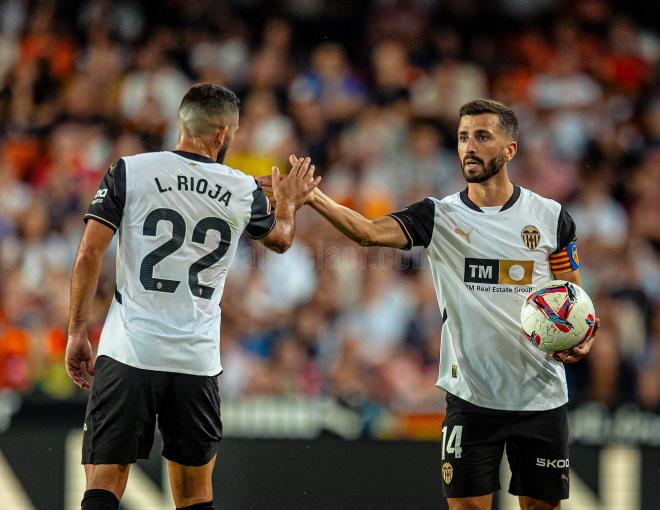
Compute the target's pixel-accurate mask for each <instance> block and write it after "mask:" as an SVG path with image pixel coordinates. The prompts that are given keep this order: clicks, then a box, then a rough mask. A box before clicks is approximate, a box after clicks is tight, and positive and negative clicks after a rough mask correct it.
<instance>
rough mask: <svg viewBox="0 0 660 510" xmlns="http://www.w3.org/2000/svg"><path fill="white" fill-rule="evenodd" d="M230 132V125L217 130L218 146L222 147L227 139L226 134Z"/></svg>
mask: <svg viewBox="0 0 660 510" xmlns="http://www.w3.org/2000/svg"><path fill="white" fill-rule="evenodd" d="M228 132H229V127H228V126H225V127H223V128H220V129H218V130H217V131H216V133H215V143H216V144H217V145H218V147H222V144H223V143H224V141H225V136H227V133H228Z"/></svg>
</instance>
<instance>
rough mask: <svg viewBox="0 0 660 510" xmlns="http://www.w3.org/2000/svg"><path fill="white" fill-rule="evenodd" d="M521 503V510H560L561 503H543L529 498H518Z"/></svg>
mask: <svg viewBox="0 0 660 510" xmlns="http://www.w3.org/2000/svg"><path fill="white" fill-rule="evenodd" d="M518 501H519V502H520V510H559V509H560V508H561V502H559V501H542V500H540V499H536V498H530V497H528V496H518Z"/></svg>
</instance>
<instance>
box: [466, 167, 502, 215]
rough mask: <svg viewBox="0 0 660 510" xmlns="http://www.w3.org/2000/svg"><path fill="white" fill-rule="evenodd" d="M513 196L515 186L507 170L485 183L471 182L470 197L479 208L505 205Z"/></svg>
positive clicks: (469, 184) (469, 187) (469, 185)
mask: <svg viewBox="0 0 660 510" xmlns="http://www.w3.org/2000/svg"><path fill="white" fill-rule="evenodd" d="M511 195H513V184H512V183H511V181H510V180H509V174H508V172H507V171H506V168H503V169H502V170H501V171H500V173H498V174H497V175H494V176H493V177H491V178H490V179H488V180H487V181H485V182H469V183H468V197H470V200H472V202H473V203H474V204H475V205H477V206H478V207H494V206H498V205H504V204H506V203H507V201H508V200H509V199H510V198H511Z"/></svg>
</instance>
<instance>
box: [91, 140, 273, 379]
mask: <svg viewBox="0 0 660 510" xmlns="http://www.w3.org/2000/svg"><path fill="white" fill-rule="evenodd" d="M89 219H93V220H96V221H99V222H101V223H103V224H105V225H107V226H108V227H110V228H112V229H113V230H115V231H118V232H119V245H118V250H117V282H116V285H117V287H116V291H115V299H113V301H112V304H111V306H110V310H109V311H108V316H107V319H106V322H105V325H104V327H103V332H102V334H101V340H100V344H99V348H98V354H99V355H106V356H109V357H111V358H113V359H115V360H117V361H120V362H122V363H125V364H127V365H130V366H133V367H137V368H143V369H149V370H159V371H165V372H178V373H184V374H193V375H206V376H211V375H217V374H219V373H220V372H221V371H222V366H221V363H220V299H221V297H222V292H223V288H224V283H225V278H226V276H227V271H228V270H229V267H230V266H231V263H232V260H233V259H234V255H235V253H236V248H237V246H238V239H239V237H240V236H241V234H242V233H243V231H244V230H245V231H247V232H248V234H249V235H250V236H251V237H253V238H258V237H263V236H265V235H267V234H268V233H269V232H270V230H271V229H272V228H273V226H274V224H275V218H274V214H273V213H272V212H271V210H270V205H269V203H268V199H267V198H266V196H265V195H264V193H263V191H262V190H261V188H260V186H259V185H258V184H257V183H256V181H255V180H254V179H253V178H252V177H249V176H247V175H245V174H243V173H242V172H239V171H238V170H234V169H232V168H230V167H228V166H225V165H222V164H219V163H216V162H214V161H212V160H211V159H209V158H206V157H204V156H200V155H198V154H193V153H188V152H183V151H173V152H169V151H166V152H155V153H146V154H139V155H136V156H130V157H125V158H121V159H119V160H117V161H116V162H115V163H114V164H113V165H112V166H111V167H110V170H109V171H108V173H107V174H106V176H105V178H104V179H103V181H102V183H101V185H100V187H99V190H98V192H97V193H96V196H95V197H94V200H93V201H92V203H91V205H90V207H89V210H88V213H87V214H86V215H85V220H86V221H87V220H89Z"/></svg>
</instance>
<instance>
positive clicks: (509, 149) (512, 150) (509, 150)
mask: <svg viewBox="0 0 660 510" xmlns="http://www.w3.org/2000/svg"><path fill="white" fill-rule="evenodd" d="M516 152H518V142H515V141H511V142H509V144H508V145H507V146H506V155H507V157H508V158H509V161H511V160H512V159H513V157H514V156H515V155H516Z"/></svg>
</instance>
